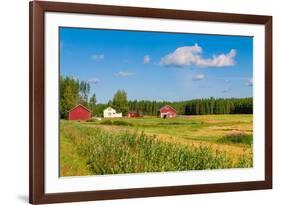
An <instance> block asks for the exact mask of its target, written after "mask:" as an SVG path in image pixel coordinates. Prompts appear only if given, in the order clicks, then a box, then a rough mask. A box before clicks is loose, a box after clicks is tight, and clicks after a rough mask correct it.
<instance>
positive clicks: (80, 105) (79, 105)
mask: <svg viewBox="0 0 281 205" xmlns="http://www.w3.org/2000/svg"><path fill="white" fill-rule="evenodd" d="M77 107H83V108H84V109H85V110H88V111H89V112H91V110H89V109H88V108H87V107H85V106H84V105H82V104H78V105H76V106H75V107H73V108H71V109H70V110H68V111H67V112H70V111H72V110H74V109H75V108H77Z"/></svg>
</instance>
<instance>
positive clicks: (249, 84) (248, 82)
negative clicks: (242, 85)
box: [246, 78, 253, 86]
mask: <svg viewBox="0 0 281 205" xmlns="http://www.w3.org/2000/svg"><path fill="white" fill-rule="evenodd" d="M246 85H247V86H253V79H252V78H251V79H249V80H248V81H247V83H246Z"/></svg>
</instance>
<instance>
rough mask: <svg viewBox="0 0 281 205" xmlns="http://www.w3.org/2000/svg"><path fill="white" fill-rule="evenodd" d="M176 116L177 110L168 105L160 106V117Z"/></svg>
mask: <svg viewBox="0 0 281 205" xmlns="http://www.w3.org/2000/svg"><path fill="white" fill-rule="evenodd" d="M176 116H177V111H176V110H175V109H174V108H172V107H171V106H169V105H165V106H163V107H161V108H160V117H161V118H173V117H176Z"/></svg>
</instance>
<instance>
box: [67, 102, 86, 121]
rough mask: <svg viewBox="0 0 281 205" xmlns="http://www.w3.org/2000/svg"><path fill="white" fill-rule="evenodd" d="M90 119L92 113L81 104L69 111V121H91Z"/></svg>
mask: <svg viewBox="0 0 281 205" xmlns="http://www.w3.org/2000/svg"><path fill="white" fill-rule="evenodd" d="M90 118H91V111H90V110H89V109H88V108H86V107H85V106H83V105H81V104H78V105H76V106H75V107H73V108H72V109H71V110H69V111H68V120H89V119H90Z"/></svg>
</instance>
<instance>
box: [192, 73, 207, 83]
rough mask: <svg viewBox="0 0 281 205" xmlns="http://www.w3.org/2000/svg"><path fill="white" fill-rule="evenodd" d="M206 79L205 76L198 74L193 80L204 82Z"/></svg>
mask: <svg viewBox="0 0 281 205" xmlns="http://www.w3.org/2000/svg"><path fill="white" fill-rule="evenodd" d="M204 78H205V75H204V74H197V75H195V76H194V77H193V78H192V80H193V81H199V80H204Z"/></svg>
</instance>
